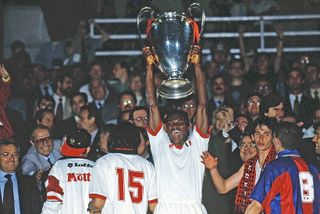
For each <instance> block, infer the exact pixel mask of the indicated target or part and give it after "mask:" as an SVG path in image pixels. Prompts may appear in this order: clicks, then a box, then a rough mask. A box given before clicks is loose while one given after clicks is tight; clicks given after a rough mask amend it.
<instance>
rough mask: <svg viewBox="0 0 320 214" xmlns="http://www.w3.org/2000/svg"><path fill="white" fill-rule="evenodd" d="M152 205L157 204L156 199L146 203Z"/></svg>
mask: <svg viewBox="0 0 320 214" xmlns="http://www.w3.org/2000/svg"><path fill="white" fill-rule="evenodd" d="M154 203H158V199H157V198H156V199H153V200H150V201H148V204H154Z"/></svg>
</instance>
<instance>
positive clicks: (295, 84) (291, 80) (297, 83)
mask: <svg viewBox="0 0 320 214" xmlns="http://www.w3.org/2000/svg"><path fill="white" fill-rule="evenodd" d="M303 83H304V81H303V79H302V76H301V73H300V72H299V71H291V72H290V73H289V77H288V81H287V84H288V86H289V90H290V91H293V90H299V91H301V90H302V85H303Z"/></svg>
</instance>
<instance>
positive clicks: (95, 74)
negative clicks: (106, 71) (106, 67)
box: [89, 64, 103, 78]
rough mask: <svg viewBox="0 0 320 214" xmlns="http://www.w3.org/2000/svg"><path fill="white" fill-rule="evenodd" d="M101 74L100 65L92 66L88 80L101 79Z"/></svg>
mask: <svg viewBox="0 0 320 214" xmlns="http://www.w3.org/2000/svg"><path fill="white" fill-rule="evenodd" d="M102 74H103V71H102V67H101V65H98V64H97V65H93V66H92V67H91V69H90V71H89V76H90V78H101V77H102Z"/></svg>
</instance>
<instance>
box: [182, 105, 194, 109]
mask: <svg viewBox="0 0 320 214" xmlns="http://www.w3.org/2000/svg"><path fill="white" fill-rule="evenodd" d="M195 107H196V105H194V104H184V105H182V108H195Z"/></svg>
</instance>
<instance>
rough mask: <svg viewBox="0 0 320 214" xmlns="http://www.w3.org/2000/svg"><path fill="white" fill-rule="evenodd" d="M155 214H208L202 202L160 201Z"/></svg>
mask: <svg viewBox="0 0 320 214" xmlns="http://www.w3.org/2000/svg"><path fill="white" fill-rule="evenodd" d="M154 214H207V211H206V209H205V207H204V206H203V205H202V203H201V201H200V200H191V199H166V200H162V199H158V204H157V206H156V208H155V210H154Z"/></svg>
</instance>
